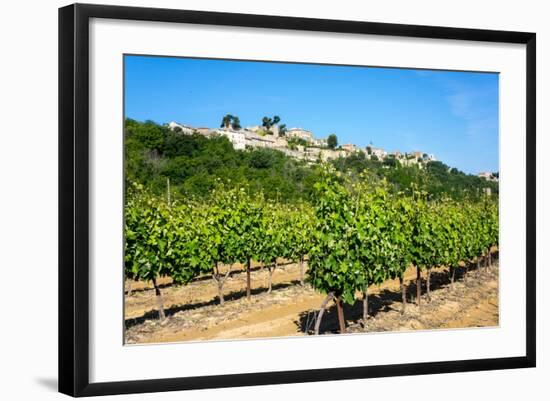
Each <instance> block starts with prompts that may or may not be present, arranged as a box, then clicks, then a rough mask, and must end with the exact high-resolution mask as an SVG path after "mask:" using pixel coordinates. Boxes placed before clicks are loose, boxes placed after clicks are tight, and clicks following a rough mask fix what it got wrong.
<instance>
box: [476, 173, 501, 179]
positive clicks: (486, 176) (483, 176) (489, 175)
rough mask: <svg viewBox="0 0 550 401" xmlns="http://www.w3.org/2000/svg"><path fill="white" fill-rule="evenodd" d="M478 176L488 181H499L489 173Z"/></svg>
mask: <svg viewBox="0 0 550 401" xmlns="http://www.w3.org/2000/svg"><path fill="white" fill-rule="evenodd" d="M477 176H478V177H479V178H483V179H485V180H487V181H498V178H497V177H496V176H495V175H493V173H490V172H488V171H483V172H481V173H478V175H477Z"/></svg>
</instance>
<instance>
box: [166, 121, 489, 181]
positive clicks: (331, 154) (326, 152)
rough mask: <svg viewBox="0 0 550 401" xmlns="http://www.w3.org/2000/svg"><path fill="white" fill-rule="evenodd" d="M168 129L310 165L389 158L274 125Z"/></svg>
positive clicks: (414, 159) (419, 158)
mask: <svg viewBox="0 0 550 401" xmlns="http://www.w3.org/2000/svg"><path fill="white" fill-rule="evenodd" d="M167 126H168V127H169V128H170V129H171V130H173V131H175V132H179V133H182V134H185V135H192V134H193V133H198V134H200V135H204V136H206V137H210V136H213V135H220V136H225V137H226V138H227V139H228V140H229V141H230V142H231V144H232V145H233V148H234V149H236V150H245V149H247V148H266V149H276V150H279V151H281V152H283V153H284V154H286V155H287V156H290V157H293V158H296V159H300V160H305V161H307V162H310V163H315V162H317V161H319V160H321V161H329V160H334V159H337V158H339V157H346V156H348V155H349V154H351V153H354V152H364V153H366V155H367V158H369V159H373V158H377V159H378V160H380V161H382V160H384V159H385V158H386V157H388V152H386V151H385V150H384V149H382V148H376V147H374V146H372V145H369V146H367V147H366V148H364V149H363V148H359V147H358V146H356V145H354V144H352V143H347V144H344V145H342V146H341V147H340V148H339V149H328V147H327V139H326V138H322V139H316V138H314V136H313V133H312V132H311V131H308V130H305V129H303V128H291V129H289V130H288V131H287V134H286V136H281V137H280V136H279V135H277V133H278V132H279V126H278V125H273V126H272V127H271V128H270V132H271V133H267V132H266V128H265V127H262V126H259V125H255V126H251V127H247V128H244V129H239V130H233V129H231V128H215V129H210V128H207V127H199V128H193V127H191V126H188V125H184V124H180V123H176V122H175V121H171V122H170V123H168V124H167ZM287 138H300V139H302V140H304V141H306V142H307V144H308V145H307V146H301V145H298V146H295V147H293V148H292V149H290V148H289V145H288V141H287ZM390 155H391V156H392V157H395V159H397V160H398V161H399V162H400V163H401V164H402V165H404V166H413V165H418V166H419V168H423V167H424V164H425V163H427V162H428V161H434V160H436V159H435V156H434V155H433V154H426V153H422V152H419V151H415V152H410V153H405V154H404V153H401V152H392V153H391V154H390ZM478 176H479V177H481V178H484V179H486V180H489V181H498V177H495V176H494V175H493V174H491V173H488V172H483V173H479V174H478Z"/></svg>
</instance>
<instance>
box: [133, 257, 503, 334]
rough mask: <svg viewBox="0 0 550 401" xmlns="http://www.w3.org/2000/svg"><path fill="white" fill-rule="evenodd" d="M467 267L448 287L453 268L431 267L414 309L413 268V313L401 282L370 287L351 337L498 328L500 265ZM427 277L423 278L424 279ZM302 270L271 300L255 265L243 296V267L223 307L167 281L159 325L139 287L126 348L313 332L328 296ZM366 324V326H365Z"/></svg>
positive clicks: (283, 270)
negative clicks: (404, 303) (249, 295)
mask: <svg viewBox="0 0 550 401" xmlns="http://www.w3.org/2000/svg"><path fill="white" fill-rule="evenodd" d="M464 272H465V268H464V267H462V268H461V269H459V270H458V271H457V274H456V281H455V283H454V284H453V285H451V284H450V280H449V274H448V270H447V269H442V268H438V269H432V277H431V282H432V285H431V287H432V291H431V297H430V298H431V301H430V302H428V299H427V295H426V290H425V288H424V287H425V281H423V290H422V293H423V295H422V297H421V305H420V307H418V306H417V305H416V304H415V303H414V301H415V300H414V299H413V297H414V294H416V286H415V284H414V278H415V277H416V275H415V274H416V273H415V270H414V269H410V270H409V271H407V274H406V276H405V278H406V280H405V281H406V282H407V283H408V291H407V298H408V303H407V308H406V311H405V313H404V314H401V307H402V303H401V293H400V291H399V283H398V281H397V280H390V281H387V282H386V283H384V284H383V285H382V286H379V287H378V286H376V287H374V286H373V287H371V288H369V315H370V316H369V319H368V320H367V322H366V325H365V322H363V321H362V314H363V312H362V302H361V301H360V300H359V301H358V302H356V304H355V305H351V306H349V305H346V306H345V309H344V312H345V317H346V324H347V332H363V331H398V330H428V329H440V328H464V327H487V326H497V325H498V324H499V323H498V322H499V319H498V317H499V308H498V265H497V264H495V265H494V266H493V267H492V268H490V269H485V268H481V269H479V270H477V269H470V270H469V272H468V274H467V279H466V280H464ZM423 278H424V279H425V274H423ZM298 279H299V267H298V265H295V264H288V265H284V266H282V267H280V268H279V269H277V270H276V271H275V273H274V275H273V283H274V286H273V291H272V292H271V293H270V294H268V293H267V291H266V287H267V270H266V269H260V268H259V267H255V268H254V269H253V272H252V285H253V296H252V298H251V300H250V301H248V300H247V299H246V296H245V284H246V274H244V272H243V271H242V269H241V268H237V269H236V272H235V273H234V274H233V275H231V276H230V278H229V279H228V281H227V285H226V288H225V289H224V293H225V294H226V295H225V298H226V302H225V305H218V298H217V288H216V286H215V284H214V282H213V281H212V279H211V278H208V277H205V278H203V279H199V280H197V281H195V282H193V283H191V284H189V285H186V286H183V287H178V286H173V285H172V284H171V283H170V282H169V281H167V280H165V281H163V286H162V287H163V288H162V291H163V298H164V304H165V309H166V315H167V318H166V319H165V320H163V321H159V320H158V319H156V316H157V312H156V309H155V305H156V301H155V296H154V291H153V289H152V288H151V286H150V285H147V284H146V283H137V285H136V284H133V285H132V286H133V291H132V293H131V295H128V294H127V295H126V300H125V312H126V342H127V343H128V344H135V343H159V342H175V341H200V340H223V339H240V338H260V337H278V336H298V335H308V334H311V332H312V329H313V324H314V321H315V316H316V313H317V311H318V308H319V305H320V304H321V302H322V300H323V298H324V296H323V295H322V294H320V293H318V292H316V291H314V290H313V289H312V288H311V287H310V286H309V285H307V284H306V286H305V287H301V286H300V285H299V282H298ZM365 326H366V327H365ZM320 332H321V334H326V333H336V332H338V322H337V317H336V310H335V307H334V305H331V304H329V308H328V310H327V312H326V313H325V315H324V317H323V321H322V324H321V330H320Z"/></svg>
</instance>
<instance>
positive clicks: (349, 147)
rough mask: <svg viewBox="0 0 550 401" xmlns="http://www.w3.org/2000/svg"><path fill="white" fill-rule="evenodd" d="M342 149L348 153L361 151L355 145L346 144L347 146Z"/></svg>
mask: <svg viewBox="0 0 550 401" xmlns="http://www.w3.org/2000/svg"><path fill="white" fill-rule="evenodd" d="M342 149H344V150H345V151H346V152H348V153H352V152H357V151H359V148H358V147H357V146H355V145H354V144H353V143H346V144H345V145H342Z"/></svg>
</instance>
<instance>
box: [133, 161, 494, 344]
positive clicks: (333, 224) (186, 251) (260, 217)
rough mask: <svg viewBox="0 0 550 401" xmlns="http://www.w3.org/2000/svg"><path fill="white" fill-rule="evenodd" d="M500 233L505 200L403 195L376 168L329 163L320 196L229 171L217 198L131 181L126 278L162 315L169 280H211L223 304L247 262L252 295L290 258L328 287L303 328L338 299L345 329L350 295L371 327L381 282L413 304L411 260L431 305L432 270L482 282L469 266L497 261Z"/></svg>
mask: <svg viewBox="0 0 550 401" xmlns="http://www.w3.org/2000/svg"><path fill="white" fill-rule="evenodd" d="M498 232H499V229H498V204H497V202H496V201H495V200H494V199H492V198H489V197H484V198H472V199H466V200H460V202H459V201H457V200H452V199H447V198H437V199H434V198H432V197H431V196H430V194H428V193H426V192H424V191H423V190H421V189H420V188H417V187H414V186H413V190H412V191H408V192H407V193H404V192H400V191H398V190H396V189H395V187H394V186H391V185H390V184H388V183H387V182H386V181H385V180H373V179H372V178H371V177H370V176H369V175H367V174H364V175H363V174H361V176H360V177H359V178H358V179H354V180H350V179H349V177H348V175H346V174H342V173H341V172H338V171H336V170H335V169H334V168H332V167H329V166H325V167H323V169H322V173H321V174H320V176H319V179H318V180H317V182H316V183H315V185H314V193H313V194H312V196H311V200H308V201H305V200H303V201H296V202H293V203H286V202H283V201H280V200H278V199H277V198H275V199H271V198H268V197H267V196H264V195H263V194H262V193H261V192H253V191H250V190H249V188H247V187H246V186H242V185H231V182H228V181H221V180H218V181H217V183H216V186H215V188H214V190H212V191H211V193H210V196H209V197H208V198H207V199H204V198H200V199H199V198H196V199H195V198H191V197H189V198H188V199H186V200H185V201H182V200H181V199H179V200H177V201H172V200H171V199H170V194H169V192H168V194H167V196H166V197H161V196H158V195H154V194H152V193H150V192H149V191H148V190H147V189H146V188H145V187H144V186H143V185H141V184H137V183H132V184H131V185H130V186H129V188H128V190H127V196H126V205H125V276H126V278H127V279H128V280H129V281H130V282H132V281H136V282H150V283H152V286H153V288H154V291H155V295H156V296H155V298H156V308H155V310H156V314H157V316H156V317H157V318H158V319H159V320H160V321H164V320H165V319H167V316H166V315H167V314H166V313H165V305H164V301H163V290H164V288H163V285H162V284H161V281H162V280H166V279H168V280H170V282H171V283H173V284H175V285H177V286H180V287H181V288H182V291H185V288H186V287H189V288H191V287H192V285H193V284H194V283H196V282H197V281H199V280H205V279H208V280H211V281H212V282H213V283H214V285H215V288H216V292H217V297H216V299H217V303H218V304H219V305H224V303H226V299H225V297H226V286H228V285H231V283H230V282H231V280H233V279H234V277H235V273H237V270H239V275H240V274H242V277H243V279H244V280H245V293H244V294H243V299H244V300H245V302H252V299H253V298H255V297H258V296H259V295H258V294H257V291H255V288H254V285H253V280H252V276H253V272H255V273H254V274H257V272H258V271H262V272H265V276H266V278H267V285H266V288H265V292H266V293H271V292H272V291H273V288H274V285H273V277H274V273H275V272H276V271H280V270H284V269H286V267H285V266H286V265H288V264H292V265H293V266H296V268H297V278H298V279H297V280H296V283H295V284H294V286H293V289H292V291H304V290H305V287H307V288H311V289H312V291H315V293H318V294H322V296H323V298H322V302H320V303H319V304H318V307H317V312H316V313H315V316H313V318H312V319H311V322H309V321H308V323H307V325H306V327H304V331H305V332H308V333H309V332H311V333H312V334H319V332H320V327H321V325H322V322H323V317H324V315H325V311H326V310H327V308H328V307H329V306H330V305H331V303H333V304H334V305H335V307H336V312H337V313H336V317H337V321H338V326H339V332H340V333H344V332H346V331H347V328H346V316H345V314H344V307H343V304H347V305H355V304H356V303H357V302H358V301H360V302H361V303H362V311H363V312H362V321H363V326H364V328H365V329H368V327H367V322H368V319H369V288H372V286H384V285H386V283H388V282H389V281H391V280H398V281H399V283H400V293H401V296H402V310H401V313H405V308H406V305H407V291H408V289H407V284H408V283H409V282H410V280H406V277H405V276H406V275H407V274H408V275H410V274H411V269H412V271H413V272H414V273H415V275H416V277H415V279H416V285H415V289H416V297H415V300H416V303H417V307H418V308H419V310H420V308H421V305H420V302H421V299H422V297H421V295H422V289H423V285H422V278H421V277H422V275H424V276H425V277H426V282H425V286H424V288H425V295H426V296H425V299H426V300H427V301H428V302H430V298H431V287H432V283H431V277H432V272H436V271H437V274H438V275H441V274H442V273H441V272H445V274H446V275H448V278H449V281H450V285H451V286H453V283H454V282H455V277H456V275H457V271H459V270H460V271H461V275H462V277H463V278H462V279H463V281H465V280H483V279H484V277H486V276H483V275H479V274H477V275H476V274H472V275H471V278H467V277H468V275H467V272H468V267H469V266H472V267H477V269H473V270H475V271H479V266H480V263H483V265H484V266H487V267H490V266H491V265H492V264H493V260H492V259H493V257H495V253H494V251H495V250H496V249H498ZM283 263H284V264H285V266H281V264H283ZM241 269H242V273H241ZM413 282H414V280H413ZM228 283H229V284H228ZM131 291H132V289H131V288H130V289H128V292H129V293H131ZM292 291H291V292H289V294H294V295H295V293H294V292H292ZM209 307H211V308H215V305H213V306H209ZM426 308H427V305H426ZM211 313H215V312H213V311H212V312H211ZM325 317H326V316H325ZM309 326H311V327H309Z"/></svg>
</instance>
